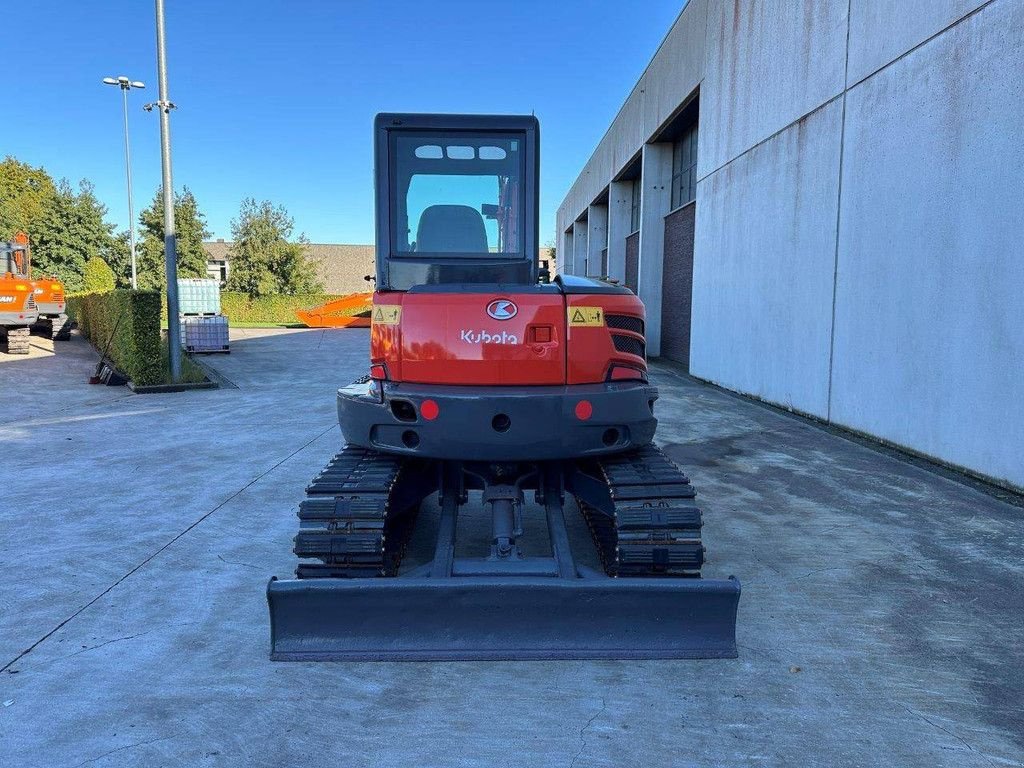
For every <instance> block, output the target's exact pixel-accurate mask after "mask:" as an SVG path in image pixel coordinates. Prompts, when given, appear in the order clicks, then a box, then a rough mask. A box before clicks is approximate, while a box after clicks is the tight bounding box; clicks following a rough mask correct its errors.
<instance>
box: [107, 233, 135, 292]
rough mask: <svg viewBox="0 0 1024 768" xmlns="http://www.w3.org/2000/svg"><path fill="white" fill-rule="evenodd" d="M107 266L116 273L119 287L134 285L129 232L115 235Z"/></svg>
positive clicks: (115, 276)
mask: <svg viewBox="0 0 1024 768" xmlns="http://www.w3.org/2000/svg"><path fill="white" fill-rule="evenodd" d="M106 262H107V266H109V267H110V269H111V270H112V271H113V273H114V279H115V280H116V281H117V287H118V288H131V287H132V254H131V247H130V246H129V244H128V232H127V231H121V232H118V233H117V235H116V236H115V237H114V242H113V246H112V247H111V250H110V254H109V255H108V256H107V257H106Z"/></svg>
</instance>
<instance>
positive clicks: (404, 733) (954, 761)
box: [0, 330, 1024, 768]
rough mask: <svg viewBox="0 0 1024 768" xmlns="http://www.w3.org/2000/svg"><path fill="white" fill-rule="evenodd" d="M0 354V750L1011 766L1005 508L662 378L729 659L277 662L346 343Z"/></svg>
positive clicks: (1012, 674)
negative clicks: (176, 375) (272, 624)
mask: <svg viewBox="0 0 1024 768" xmlns="http://www.w3.org/2000/svg"><path fill="white" fill-rule="evenodd" d="M34 341H35V342H36V345H37V349H35V350H34V353H33V355H30V356H29V357H28V358H10V357H6V356H2V355H0V386H2V387H3V390H4V392H5V398H4V401H5V408H4V409H3V410H2V411H0V445H3V448H4V453H5V466H6V469H7V477H8V480H7V482H6V483H5V490H4V494H3V499H4V503H3V505H2V508H0V560H2V562H3V564H4V566H5V572H4V579H3V582H2V586H0V667H3V668H4V671H3V672H0V703H2V704H3V706H0V765H4V766H17V767H18V768H20V767H21V766H82V765H88V766H135V765H138V766H157V765H167V766H172V765H211V766H220V765H225V766H227V765H232V766H233V765H245V766H287V765H299V764H303V765H318V764H346V765H352V766H388V767H389V768H392V767H394V766H408V765H414V766H481V765H487V766H505V765H508V766H512V765H515V766H579V767H580V768H582V766H628V765H645V766H684V765H694V766H697V765H702V766H704V765H714V766H746V765H769V766H807V765H821V766H857V765H864V766H888V765H892V766H922V767H925V766H928V767H929V768H931V767H932V766H945V765H950V766H954V765H955V766H958V767H960V768H964V767H968V768H969V767H972V766H992V765H1021V764H1022V762H1021V761H1022V756H1024V709H1022V708H1024V704H1022V702H1021V695H1020V692H1021V690H1024V649H1022V647H1021V645H1020V643H1019V636H1020V633H1021V628H1022V626H1024V537H1022V534H1021V522H1022V519H1024V515H1022V509H1021V508H1019V507H1017V506H1014V505H1012V504H1008V503H1005V502H1003V501H1001V500H999V499H997V498H994V497H992V496H989V495H986V494H985V493H982V492H979V491H978V490H976V489H974V488H971V487H970V486H968V485H965V484H963V483H959V482H956V481H954V480H950V479H948V478H946V477H943V476H941V475H939V474H936V473H933V472H930V471H928V470H926V469H922V468H920V467H918V466H914V465H912V464H910V463H907V462H904V461H901V460H899V459H897V458H893V457H891V456H888V455H886V454H884V453H881V452H878V451H875V450H873V449H871V448H869V447H865V446H863V445H860V444H858V443H856V442H852V441H849V440H846V439H844V438H842V437H839V436H836V435H834V434H831V433H829V432H826V431H823V430H821V429H819V428H818V427H816V426H814V425H811V424H808V423H806V422H804V421H802V420H800V419H796V418H793V417H790V416H787V415H785V414H780V413H777V412H775V411H772V410H769V409H766V408H763V407H761V406H759V405H756V404H753V403H749V402H746V401H744V400H741V399H738V398H735V397H733V396H731V395H729V394H726V393H723V392H721V391H718V390H716V389H714V388H711V387H707V386H704V385H701V384H699V383H697V382H694V381H693V380H691V379H689V378H687V377H684V376H681V375H679V374H677V373H676V372H675V371H673V370H672V369H670V368H664V367H660V368H658V372H657V375H656V381H657V383H658V385H659V386H660V387H661V390H662V399H661V401H660V402H659V410H658V414H659V417H660V418H661V419H662V423H661V427H660V428H659V433H658V438H659V442H660V443H661V444H662V445H664V446H665V447H666V450H667V451H668V452H669V454H670V455H672V456H673V458H675V459H676V460H677V461H678V462H679V463H680V464H682V465H683V466H684V467H685V468H686V469H687V471H688V472H689V474H691V476H692V477H693V480H694V484H695V485H696V486H697V488H698V491H699V492H700V498H701V502H702V503H701V506H702V507H703V508H704V510H705V513H706V519H707V523H706V526H705V538H706V542H707V546H708V548H709V556H710V562H709V564H708V566H707V569H706V571H707V573H708V574H709V575H712V576H727V575H729V574H735V575H737V576H738V577H739V578H740V579H741V581H742V582H743V586H744V594H743V598H742V601H741V605H740V617H739V630H738V634H739V642H740V645H741V649H740V658H739V659H737V660H735V661H724V662H723V661H713V662H712V661H703V662H663V661H657V662H655V661H652V662H615V661H613V662H533V663H518V664H517V663H446V664H427V663H398V664H380V663H378V664H340V663H333V664H272V663H270V662H269V661H268V660H267V650H268V626H267V612H266V603H265V599H264V589H265V586H266V581H267V578H268V577H269V576H270V575H272V574H276V575H279V576H286V575H288V574H289V573H290V572H291V570H292V569H293V567H294V558H293V556H292V555H291V552H290V547H291V537H292V536H293V535H294V532H295V526H296V520H295V516H294V509H295V506H296V504H297V502H298V501H299V499H300V498H301V496H302V489H303V487H304V486H305V484H306V483H307V481H308V480H309V479H310V478H311V476H312V475H313V474H314V473H315V472H316V471H317V470H318V469H319V468H320V467H321V466H322V465H323V464H324V463H325V462H326V461H327V459H328V458H329V457H330V456H331V455H332V454H333V453H334V452H335V451H336V450H337V449H338V447H339V445H340V435H339V432H338V430H337V425H336V423H335V413H334V399H333V393H334V389H335V388H336V387H337V385H338V384H341V383H347V382H348V381H350V380H352V379H353V378H354V377H356V376H358V375H361V374H362V373H363V371H364V370H365V367H366V362H365V360H366V346H367V332H366V331H363V330H328V331H319V330H308V331H291V330H272V331H268V330H241V331H235V332H233V333H232V344H233V348H232V353H231V355H229V356H221V357H208V358H205V360H206V361H207V362H208V363H209V364H211V365H213V366H215V367H216V369H217V371H218V372H219V373H220V374H221V375H222V376H224V377H225V378H226V379H227V380H229V381H230V382H232V383H233V384H234V385H236V387H237V388H234V387H224V388H222V389H219V390H214V391H195V392H186V393H177V394H167V395H131V394H130V393H128V391H127V390H126V389H123V388H106V387H95V386H94V387H90V386H88V385H87V384H86V383H85V381H86V379H87V378H88V375H89V373H90V372H91V369H92V366H93V365H94V364H95V353H94V352H93V351H92V350H91V349H90V348H89V346H88V345H87V344H86V343H85V342H84V341H82V340H81V339H80V338H79V337H77V336H75V338H74V339H73V340H72V341H70V342H67V343H65V344H61V343H59V342H58V343H57V347H56V350H57V351H56V354H53V353H52V352H51V351H49V350H48V349H47V347H48V346H49V349H52V343H51V342H49V341H46V340H42V339H35V340H34Z"/></svg>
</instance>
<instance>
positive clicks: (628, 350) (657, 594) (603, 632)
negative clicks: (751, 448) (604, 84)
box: [267, 114, 740, 660]
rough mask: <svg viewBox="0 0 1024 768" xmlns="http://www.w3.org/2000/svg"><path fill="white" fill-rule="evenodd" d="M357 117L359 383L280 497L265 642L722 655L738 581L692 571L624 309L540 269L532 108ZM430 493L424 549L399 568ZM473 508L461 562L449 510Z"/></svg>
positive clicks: (487, 655)
mask: <svg viewBox="0 0 1024 768" xmlns="http://www.w3.org/2000/svg"><path fill="white" fill-rule="evenodd" d="M375 133H376V143H375V165H376V231H377V245H376V248H377V253H376V257H377V258H376V291H375V293H374V296H373V308H372V311H371V319H372V323H371V331H370V360H369V363H370V365H369V375H368V376H366V377H364V378H363V379H360V380H359V381H357V382H355V383H353V384H351V385H349V386H346V387H342V388H341V389H340V390H338V393H337V407H338V420H339V424H340V426H341V431H342V435H343V436H344V439H345V443H346V445H345V447H344V448H343V449H342V451H341V452H340V453H339V454H338V455H337V456H335V458H334V459H333V460H332V461H331V462H330V463H329V464H328V466H327V467H325V468H324V470H323V471H322V472H321V473H320V474H319V475H318V476H317V477H316V478H314V480H313V482H312V483H311V484H310V486H309V487H308V488H307V496H306V499H305V501H303V502H302V503H301V504H300V506H299V532H298V535H297V536H296V537H295V549H294V551H295V554H296V555H297V556H298V557H299V560H300V562H299V565H298V567H297V569H296V578H295V579H292V580H281V581H278V580H276V579H274V580H271V583H270V585H269V586H268V590H267V597H268V602H269V606H270V616H271V644H272V648H271V658H273V659H275V660H320V659H547V658H711V657H730V656H735V655H736V641H735V624H736V609H737V605H738V602H739V594H740V587H739V583H738V582H737V581H736V580H735V579H732V578H730V579H722V580H713V579H704V578H701V566H702V564H703V562H704V547H703V544H702V543H701V538H700V531H701V525H702V514H701V511H700V510H699V509H698V508H697V507H696V506H694V502H693V498H694V491H693V487H692V486H691V485H690V482H689V479H688V478H687V477H686V476H685V475H684V474H683V473H682V472H681V471H680V470H679V468H678V467H676V466H675V464H673V463H672V462H671V461H670V460H669V459H668V458H667V457H666V456H665V455H664V454H663V453H662V452H661V451H660V450H659V449H658V448H657V447H655V446H654V445H653V444H652V440H653V437H654V432H655V428H656V426H657V419H656V418H655V416H654V405H655V402H656V400H657V399H658V391H657V388H656V387H654V386H653V385H652V384H651V383H650V382H649V380H648V373H647V360H646V350H645V343H644V325H645V321H646V318H645V312H644V306H643V303H642V302H641V301H640V300H639V298H637V297H636V296H635V295H634V294H633V293H632V292H631V291H629V290H628V289H627V288H624V287H621V286H618V285H613V284H611V283H607V282H602V281H599V280H594V279H590V278H583V277H572V276H558V277H556V278H555V279H554V280H553V281H551V282H544V281H542V280H541V274H540V270H539V262H538V255H539V247H538V246H539V221H538V213H537V211H538V199H539V174H538V160H539V126H538V123H537V120H536V118H534V117H532V116H481V115H407V114H384V115H379V116H378V117H377V120H376V132H375ZM434 499H437V500H438V501H439V510H437V511H438V513H439V518H438V522H437V524H436V526H435V527H434V530H433V537H434V546H433V557H432V558H429V559H428V560H427V561H426V562H421V563H418V564H416V563H413V564H409V563H408V562H407V559H406V558H404V557H403V555H404V552H405V545H406V542H407V541H409V539H410V537H411V535H412V532H413V530H414V528H415V527H416V525H417V522H416V521H417V515H418V512H419V510H420V507H421V505H425V504H430V503H432V502H433V500H434ZM570 499H571V503H569V504H568V505H567V503H566V502H567V501H568V500H570ZM531 503H532V504H534V505H537V506H539V507H540V508H541V509H542V510H543V521H544V522H543V524H541V525H537V524H536V520H534V524H533V525H532V526H531V525H530V524H529V523H528V517H529V515H527V514H526V510H527V505H529V504H531ZM567 506H568V509H569V510H570V513H571V514H573V515H578V516H579V517H578V518H577V519H580V520H581V525H580V528H581V529H583V528H584V526H583V525H582V523H585V526H586V528H587V529H589V531H590V534H591V538H592V540H593V544H594V548H595V550H596V555H597V559H599V560H600V563H601V570H600V571H598V570H596V569H594V568H592V567H587V565H585V564H583V563H581V562H579V561H578V560H577V559H576V558H575V557H574V555H573V551H572V550H573V547H572V546H571V544H570V535H569V529H568V527H567V523H566V517H565V515H566V508H567ZM480 512H483V513H484V516H485V517H486V518H488V519H489V520H490V524H491V529H490V533H491V536H490V542H489V545H487V546H486V547H482V548H481V551H480V552H479V553H478V554H479V556H470V555H469V554H468V553H466V552H465V551H460V549H462V550H464V549H465V545H464V541H465V540H464V538H463V537H462V535H461V534H460V525H459V519H460V516H462V517H463V519H464V518H465V517H466V516H468V515H471V514H474V513H477V514H479V513H480ZM536 516H537V515H536V512H535V513H534V517H536ZM531 527H532V528H533V530H532V531H531V530H529V529H530V528H531ZM530 536H533V537H540V538H545V539H546V551H547V553H548V554H545V555H536V554H534V552H535V550H534V549H533V548H532V547H526V546H524V543H525V542H527V541H528V538H529V537H530ZM460 542H462V543H463V546H462V547H461V548H460V547H459V546H458V545H459V544H460ZM541 549H542V550H543V547H542V548H541ZM457 552H459V554H458V556H457V554H456V553H457ZM421 554H422V553H421Z"/></svg>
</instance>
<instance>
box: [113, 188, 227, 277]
mask: <svg viewBox="0 0 1024 768" xmlns="http://www.w3.org/2000/svg"><path fill="white" fill-rule="evenodd" d="M139 224H140V225H141V234H142V238H141V240H140V241H139V242H138V243H137V244H136V253H135V258H136V270H137V272H138V276H139V288H142V289H148V290H152V289H157V290H162V289H163V288H164V287H165V286H166V285H167V279H166V277H167V276H166V274H165V273H164V203H163V191H162V190H161V189H157V191H156V194H155V195H154V196H153V202H152V203H150V205H149V207H148V208H146V209H145V210H144V211H143V212H142V213H140V214H139ZM174 228H175V229H176V230H177V242H176V243H175V245H176V247H177V254H178V277H206V250H205V249H204V248H203V240H205V239H207V238H208V237H209V236H210V231H209V230H208V229H207V228H206V217H205V216H204V215H203V214H202V212H201V211H200V210H199V203H198V202H196V198H195V195H193V194H192V192H191V191H190V190H189V188H188V187H185V188H184V189H183V190H182V191H181V192H180V193H176V194H175V195H174ZM128 270H129V274H130V273H131V266H130V264H129V267H128Z"/></svg>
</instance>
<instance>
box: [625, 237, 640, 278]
mask: <svg viewBox="0 0 1024 768" xmlns="http://www.w3.org/2000/svg"><path fill="white" fill-rule="evenodd" d="M639 273H640V232H639V230H638V231H636V232H634V233H633V234H632V235H630V236H629V237H627V238H626V287H627V288H629V290H631V291H632V292H633V293H636V287H637V283H638V277H639Z"/></svg>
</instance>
